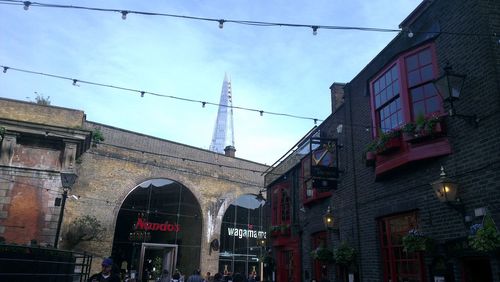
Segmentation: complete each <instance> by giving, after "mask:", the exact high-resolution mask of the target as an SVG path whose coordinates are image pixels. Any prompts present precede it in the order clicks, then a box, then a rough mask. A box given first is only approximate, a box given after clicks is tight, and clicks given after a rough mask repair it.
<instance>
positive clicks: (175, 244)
mask: <svg viewBox="0 0 500 282" xmlns="http://www.w3.org/2000/svg"><path fill="white" fill-rule="evenodd" d="M0 129H1V132H0V133H1V134H0V136H1V137H0V141H1V151H0V236H2V237H3V238H4V239H5V241H6V242H7V243H16V244H28V243H29V242H30V241H31V240H36V241H37V242H38V244H40V245H42V246H45V245H52V246H53V245H54V244H56V243H59V244H58V245H59V247H60V248H64V249H76V250H82V251H86V252H89V253H91V254H93V255H94V258H95V259H94V268H95V269H94V271H96V270H97V269H100V267H99V264H100V261H101V260H100V258H101V257H107V256H112V257H113V259H114V260H115V263H116V264H118V267H122V269H124V270H125V269H127V270H128V271H129V272H132V271H135V272H136V274H137V275H140V274H142V276H139V277H141V278H144V277H146V274H147V273H149V274H151V273H152V272H154V271H153V267H155V271H156V272H159V270H160V269H161V268H165V267H166V268H168V270H169V271H170V273H173V271H174V269H173V268H179V269H180V270H181V271H183V272H184V273H186V274H187V275H189V274H190V273H191V272H192V271H193V270H194V269H196V268H201V270H202V271H204V272H206V271H210V272H212V273H215V272H218V271H221V272H222V271H224V270H226V271H227V272H234V271H238V272H245V273H248V272H247V271H256V272H260V269H259V267H260V266H259V264H258V257H259V256H261V252H262V249H261V248H258V247H256V246H257V240H258V239H261V238H265V237H266V232H265V229H264V227H263V223H262V221H261V218H262V205H261V201H259V200H258V199H256V196H257V195H258V193H259V191H260V190H261V189H262V187H263V176H262V172H263V171H265V170H266V169H267V166H265V165H262V164H259V163H255V162H251V161H247V160H243V159H239V158H236V157H234V150H231V152H229V153H230V154H232V155H231V156H226V155H223V154H217V153H214V152H211V151H208V150H203V149H200V148H195V147H191V146H187V145H184V144H179V143H175V142H171V141H168V140H162V139H159V138H155V137H151V136H147V135H143V134H140V133H136V132H131V131H127V130H122V129H119V128H114V127H111V126H108V125H104V124H98V123H95V122H91V121H88V120H86V117H85V114H84V112H83V111H80V110H74V109H66V108H60V107H54V106H44V105H38V104H34V103H28V102H22V101H16V100H9V99H0ZM99 137H103V138H104V140H102V139H101V138H99ZM66 172H70V173H75V174H76V175H77V176H78V178H77V179H76V182H75V183H74V184H73V185H71V188H70V189H69V191H67V195H66V196H67V201H64V200H65V199H66V197H65V196H63V195H64V191H63V190H64V189H63V187H62V183H61V173H66ZM61 200H62V202H65V208H64V209H63V210H64V216H63V221H62V226H61V228H60V234H59V235H60V236H58V238H57V239H56V238H55V236H57V235H56V232H57V228H58V227H57V226H58V221H59V218H61V217H60V216H61V215H62V214H61V210H62V209H61V206H62V204H61ZM85 215H89V216H91V217H93V218H95V219H97V222H98V223H100V224H101V226H102V227H104V228H105V229H104V232H103V233H102V234H100V236H99V238H94V239H93V240H90V241H86V240H81V241H77V242H73V241H72V240H69V239H68V238H69V237H68V236H69V235H68V234H70V231H72V228H73V229H74V228H75V226H74V225H72V224H73V223H74V222H75V220H76V219H79V218H82V217H83V216H85ZM242 215H246V216H244V217H242ZM250 226H251V227H250ZM249 246H250V247H253V248H250V247H249ZM242 247H244V250H245V253H244V254H243V253H240V252H241V250H240V249H241V248H242ZM250 249H251V250H250ZM247 250H248V251H247ZM156 258H160V260H159V261H160V263H157V260H156ZM152 278H154V276H152Z"/></svg>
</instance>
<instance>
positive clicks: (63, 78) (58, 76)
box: [0, 65, 323, 124]
mask: <svg viewBox="0 0 500 282" xmlns="http://www.w3.org/2000/svg"><path fill="white" fill-rule="evenodd" d="M0 68H3V73H7V71H10V70H13V71H18V72H23V73H28V74H34V75H41V76H46V77H52V78H57V79H62V80H69V81H71V82H72V83H73V85H74V86H76V85H77V83H78V84H89V85H93V86H99V87H105V88H112V89H117V90H122V91H128V92H134V93H137V94H140V96H141V97H144V95H146V94H148V95H152V96H157V97H162V98H169V99H175V100H180V101H184V102H191V103H197V104H201V105H202V107H205V105H212V106H216V107H230V108H232V109H238V110H245V111H251V112H257V113H259V114H260V115H261V116H263V115H264V114H268V115H275V116H284V117H290V118H296V119H305V120H312V121H313V122H314V124H316V123H317V122H321V121H323V120H322V119H318V118H313V117H306V116H299V115H294V114H288V113H278V112H271V111H264V110H260V109H252V108H247V107H241V106H228V105H223V104H219V103H213V102H207V101H201V100H194V99H189V98H183V97H179V96H173V95H166V94H161V93H155V92H150V91H144V90H138V89H132V88H128V87H123V86H116V85H111V84H105V83H99V82H92V81H86V80H80V79H76V78H71V77H67V76H61V75H55V74H50V73H44V72H37V71H32V70H26V69H19V68H15V67H9V66H4V65H0Z"/></svg>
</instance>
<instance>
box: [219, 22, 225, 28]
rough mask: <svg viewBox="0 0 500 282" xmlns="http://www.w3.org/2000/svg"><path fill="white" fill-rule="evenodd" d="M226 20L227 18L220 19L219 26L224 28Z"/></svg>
mask: <svg viewBox="0 0 500 282" xmlns="http://www.w3.org/2000/svg"><path fill="white" fill-rule="evenodd" d="M224 22H225V20H219V28H220V29H223V28H224Z"/></svg>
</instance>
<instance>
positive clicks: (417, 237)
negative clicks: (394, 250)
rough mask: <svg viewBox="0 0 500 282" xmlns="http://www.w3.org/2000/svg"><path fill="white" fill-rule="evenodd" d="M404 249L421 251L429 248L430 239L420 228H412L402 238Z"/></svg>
mask: <svg viewBox="0 0 500 282" xmlns="http://www.w3.org/2000/svg"><path fill="white" fill-rule="evenodd" d="M402 243H403V250H404V251H405V252H409V253H413V252H421V251H425V250H427V245H428V243H429V239H428V238H427V237H426V236H425V235H424V233H422V232H421V231H420V230H418V229H410V231H408V234H406V235H405V236H403V238H402Z"/></svg>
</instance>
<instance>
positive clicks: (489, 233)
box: [469, 215, 500, 252]
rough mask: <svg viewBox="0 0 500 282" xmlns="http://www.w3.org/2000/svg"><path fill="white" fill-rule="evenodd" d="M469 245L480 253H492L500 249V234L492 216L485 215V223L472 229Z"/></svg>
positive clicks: (475, 225)
mask: <svg viewBox="0 0 500 282" xmlns="http://www.w3.org/2000/svg"><path fill="white" fill-rule="evenodd" d="M469 245H470V246H471V248H472V249H474V250H476V251H479V252H491V251H495V250H497V249H499V248H500V233H499V232H498V229H497V227H496V225H495V222H494V221H493V218H491V216H490V215H485V216H484V218H483V223H481V224H474V225H472V226H471V228H470V236H469Z"/></svg>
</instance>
